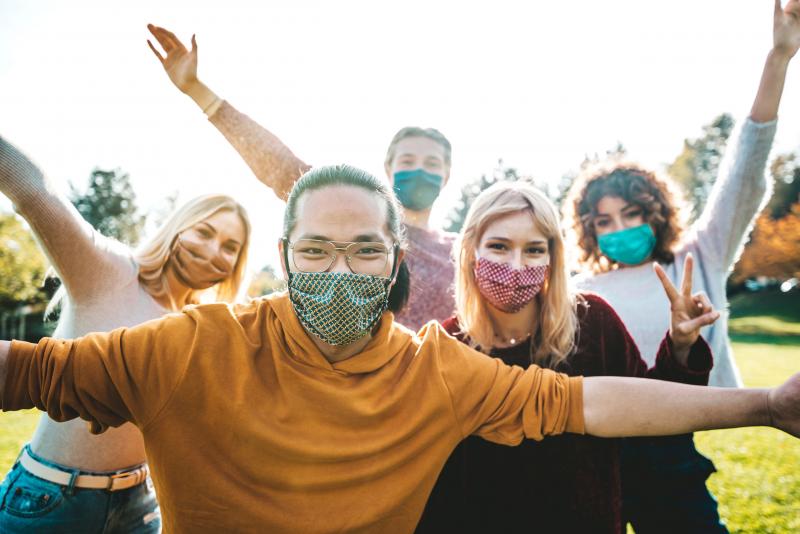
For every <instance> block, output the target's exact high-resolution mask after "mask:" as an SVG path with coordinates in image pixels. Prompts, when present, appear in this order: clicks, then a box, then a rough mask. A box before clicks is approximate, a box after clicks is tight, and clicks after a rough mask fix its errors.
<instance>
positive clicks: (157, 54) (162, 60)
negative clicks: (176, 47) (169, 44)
mask: <svg viewBox="0 0 800 534" xmlns="http://www.w3.org/2000/svg"><path fill="white" fill-rule="evenodd" d="M147 46H149V47H150V50H152V51H153V53H154V54H155V55H156V57H157V58H158V60H159V61H160V62H161V64H162V65H163V64H164V58H163V57H162V56H161V54H160V53H159V52H158V50H156V47H155V46H153V43H151V42H150V39H148V40H147Z"/></svg>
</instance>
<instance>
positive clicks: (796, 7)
mask: <svg viewBox="0 0 800 534" xmlns="http://www.w3.org/2000/svg"><path fill="white" fill-rule="evenodd" d="M772 48H773V50H775V51H776V52H779V53H781V54H785V55H786V57H787V58H791V57H793V56H794V55H795V54H796V53H797V50H798V48H800V0H789V1H788V2H786V6H784V7H781V0H775V13H774V16H773V22H772Z"/></svg>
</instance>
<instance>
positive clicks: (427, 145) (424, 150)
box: [394, 136, 444, 161]
mask: <svg viewBox="0 0 800 534" xmlns="http://www.w3.org/2000/svg"><path fill="white" fill-rule="evenodd" d="M402 156H416V157H418V158H427V157H435V158H438V159H441V160H442V161H444V147H443V146H442V145H441V143H438V142H437V141H434V140H433V139H431V138H429V137H422V136H419V137H406V138H404V139H401V140H400V141H398V142H397V144H396V145H395V147H394V157H395V158H399V157H402Z"/></svg>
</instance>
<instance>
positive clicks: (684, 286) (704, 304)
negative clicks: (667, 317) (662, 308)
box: [653, 254, 719, 365]
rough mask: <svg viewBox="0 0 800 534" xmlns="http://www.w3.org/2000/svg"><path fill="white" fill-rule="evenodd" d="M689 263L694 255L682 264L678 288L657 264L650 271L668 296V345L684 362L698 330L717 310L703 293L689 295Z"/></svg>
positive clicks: (690, 274)
mask: <svg viewBox="0 0 800 534" xmlns="http://www.w3.org/2000/svg"><path fill="white" fill-rule="evenodd" d="M693 266H694V258H693V257H692V255H691V254H689V255H687V256H686V262H685V263H684V264H683V278H682V280H681V289H680V291H678V289H676V288H675V286H674V285H673V284H672V282H671V281H670V279H669V278H667V273H665V272H664V269H663V268H662V267H661V266H660V265H659V264H657V263H654V264H653V270H655V272H656V275H657V276H658V278H659V280H661V285H663V286H664V292H665V293H666V294H667V298H668V299H669V304H670V312H671V314H672V317H671V321H670V328H669V336H670V338H671V339H672V348H673V349H674V351H675V355H676V357H677V358H678V360H679V361H680V362H681V363H682V364H684V365H686V363H687V362H686V360H687V359H688V357H689V349H690V348H691V346H692V345H694V343H695V341H697V338H698V337H700V329H701V328H702V327H704V326H707V325H710V324H713V323H714V321H716V320H717V319H718V318H719V312H718V311H716V310H715V309H714V307H713V306H712V305H711V301H710V300H708V296H707V295H706V294H705V293H704V292H702V291H701V292H698V293H695V294H692V267H693Z"/></svg>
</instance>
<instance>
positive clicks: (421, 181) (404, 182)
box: [394, 169, 444, 211]
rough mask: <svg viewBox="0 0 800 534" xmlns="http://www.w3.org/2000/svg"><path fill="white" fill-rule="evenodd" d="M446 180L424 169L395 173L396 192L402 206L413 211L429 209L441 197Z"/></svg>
mask: <svg viewBox="0 0 800 534" xmlns="http://www.w3.org/2000/svg"><path fill="white" fill-rule="evenodd" d="M443 181H444V180H443V179H442V177H441V176H439V175H438V174H433V173H430V172H427V171H425V170H423V169H414V170H413V171H400V172H396V173H394V192H395V194H396V195H397V199H398V200H399V201H400V204H402V205H403V206H405V207H406V208H408V209H410V210H413V211H420V210H424V209H428V208H430V207H431V206H432V205H433V201H434V200H436V197H437V196H439V191H441V190H442V182H443Z"/></svg>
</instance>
